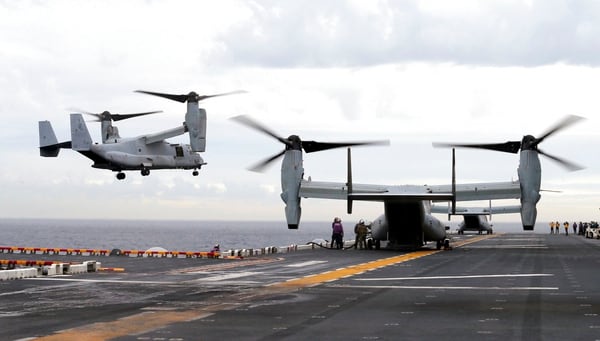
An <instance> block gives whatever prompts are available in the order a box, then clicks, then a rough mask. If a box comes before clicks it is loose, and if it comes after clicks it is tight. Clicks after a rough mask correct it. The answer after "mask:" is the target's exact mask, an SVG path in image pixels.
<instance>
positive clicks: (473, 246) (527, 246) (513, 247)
mask: <svg viewBox="0 0 600 341" xmlns="http://www.w3.org/2000/svg"><path fill="white" fill-rule="evenodd" d="M463 248H469V249H547V248H548V246H546V245H540V244H529V245H526V244H523V245H518V244H515V245H467V246H463Z"/></svg>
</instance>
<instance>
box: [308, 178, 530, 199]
mask: <svg viewBox="0 0 600 341" xmlns="http://www.w3.org/2000/svg"><path fill="white" fill-rule="evenodd" d="M299 194H300V196H301V197H303V198H320V199H337V200H347V199H348V185H347V183H343V182H323V181H312V180H310V179H309V180H302V181H301V182H300V192H299ZM520 197H521V188H520V186H519V182H518V181H508V182H485V183H472V184H456V201H473V200H498V199H519V198H520ZM350 198H351V199H352V200H363V201H405V200H432V201H448V200H452V185H439V186H427V185H424V186H418V185H402V186H397V185H396V186H394V185H391V186H390V185H371V184H359V183H353V184H352V191H351V193H350Z"/></svg>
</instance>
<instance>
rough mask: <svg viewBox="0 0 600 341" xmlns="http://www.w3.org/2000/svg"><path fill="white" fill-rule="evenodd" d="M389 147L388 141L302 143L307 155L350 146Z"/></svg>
mask: <svg viewBox="0 0 600 341" xmlns="http://www.w3.org/2000/svg"><path fill="white" fill-rule="evenodd" d="M376 145H382V146H389V145H390V141H388V140H382V141H364V142H317V141H302V149H304V151H305V152H307V153H312V152H320V151H322V150H328V149H334V148H344V147H352V146H376Z"/></svg>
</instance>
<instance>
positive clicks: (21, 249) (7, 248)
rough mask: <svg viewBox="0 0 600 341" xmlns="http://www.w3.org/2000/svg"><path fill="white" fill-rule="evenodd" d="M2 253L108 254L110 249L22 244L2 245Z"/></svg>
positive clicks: (0, 247)
mask: <svg viewBox="0 0 600 341" xmlns="http://www.w3.org/2000/svg"><path fill="white" fill-rule="evenodd" d="M0 253H23V254H32V255H34V254H43V255H48V254H50V255H59V254H65V255H78V256H82V255H87V256H108V255H109V254H110V251H109V250H99V249H72V248H48V247H21V246H0Z"/></svg>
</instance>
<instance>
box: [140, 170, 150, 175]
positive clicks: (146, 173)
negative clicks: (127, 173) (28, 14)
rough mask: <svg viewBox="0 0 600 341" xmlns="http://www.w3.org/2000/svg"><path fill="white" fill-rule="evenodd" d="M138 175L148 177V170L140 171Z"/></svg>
mask: <svg viewBox="0 0 600 341" xmlns="http://www.w3.org/2000/svg"><path fill="white" fill-rule="evenodd" d="M140 173H141V174H142V176H148V175H150V170H149V169H147V168H144V169H142V170H141V171H140Z"/></svg>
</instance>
